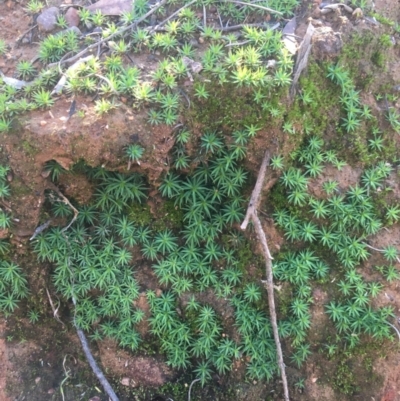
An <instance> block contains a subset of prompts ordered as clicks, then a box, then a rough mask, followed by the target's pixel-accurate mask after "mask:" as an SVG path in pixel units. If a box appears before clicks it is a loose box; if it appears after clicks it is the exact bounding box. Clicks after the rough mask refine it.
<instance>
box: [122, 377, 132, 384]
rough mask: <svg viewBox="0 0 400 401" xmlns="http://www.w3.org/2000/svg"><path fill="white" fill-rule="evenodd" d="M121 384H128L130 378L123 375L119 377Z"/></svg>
mask: <svg viewBox="0 0 400 401" xmlns="http://www.w3.org/2000/svg"><path fill="white" fill-rule="evenodd" d="M121 384H122V385H123V386H129V384H130V379H129V377H123V378H122V379H121Z"/></svg>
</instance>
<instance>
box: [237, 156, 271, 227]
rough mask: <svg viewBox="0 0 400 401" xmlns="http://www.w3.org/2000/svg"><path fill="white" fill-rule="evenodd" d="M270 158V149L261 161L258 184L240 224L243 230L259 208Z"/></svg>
mask: <svg viewBox="0 0 400 401" xmlns="http://www.w3.org/2000/svg"><path fill="white" fill-rule="evenodd" d="M269 160H270V154H269V152H268V151H266V152H265V155H264V158H263V161H262V163H261V167H260V171H259V172H258V177H257V182H256V185H255V186H254V189H253V192H252V193H251V198H250V202H249V206H248V208H247V212H246V216H245V218H244V220H243V223H242V225H241V226H240V228H241V229H242V230H245V229H246V228H247V225H248V224H249V220H250V218H251V215H252V214H253V213H255V212H256V210H257V207H258V202H259V201H260V193H261V189H262V186H263V183H264V178H265V173H266V171H267V166H268V164H269Z"/></svg>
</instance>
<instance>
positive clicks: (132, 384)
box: [120, 377, 137, 387]
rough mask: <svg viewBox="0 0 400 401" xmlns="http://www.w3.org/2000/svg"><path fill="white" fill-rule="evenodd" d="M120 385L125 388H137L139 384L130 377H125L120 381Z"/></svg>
mask: <svg viewBox="0 0 400 401" xmlns="http://www.w3.org/2000/svg"><path fill="white" fill-rule="evenodd" d="M120 383H121V384H122V385H123V386H129V387H136V386H137V384H136V382H135V381H134V380H132V379H130V378H129V377H123V378H122V379H121V381H120Z"/></svg>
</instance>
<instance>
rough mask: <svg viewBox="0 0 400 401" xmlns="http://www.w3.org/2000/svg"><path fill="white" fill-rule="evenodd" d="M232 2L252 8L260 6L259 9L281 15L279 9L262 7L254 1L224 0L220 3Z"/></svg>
mask: <svg viewBox="0 0 400 401" xmlns="http://www.w3.org/2000/svg"><path fill="white" fill-rule="evenodd" d="M224 2H225V3H234V4H241V5H243V6H248V7H254V8H260V9H261V10H265V11H268V12H270V13H272V14H277V15H283V14H282V13H281V12H280V11H275V10H273V9H272V8H268V7H264V6H259V5H258V4H254V3H245V2H244V1H237V0H224V1H223V2H222V3H224Z"/></svg>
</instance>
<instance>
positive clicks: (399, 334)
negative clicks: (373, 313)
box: [386, 322, 400, 342]
mask: <svg viewBox="0 0 400 401" xmlns="http://www.w3.org/2000/svg"><path fill="white" fill-rule="evenodd" d="M386 323H387V324H388V325H389V326H391V327H393V328H394V329H395V331H396V333H397V335H398V336H399V342H400V332H399V330H398V329H397V327H396V326H394V325H393V324H392V323H389V322H386Z"/></svg>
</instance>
